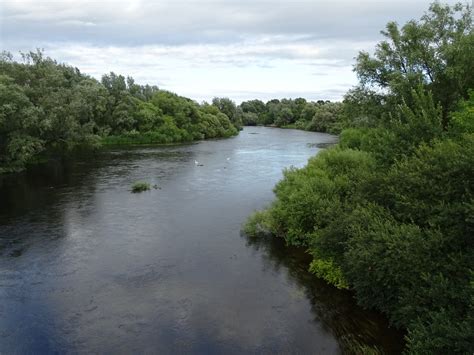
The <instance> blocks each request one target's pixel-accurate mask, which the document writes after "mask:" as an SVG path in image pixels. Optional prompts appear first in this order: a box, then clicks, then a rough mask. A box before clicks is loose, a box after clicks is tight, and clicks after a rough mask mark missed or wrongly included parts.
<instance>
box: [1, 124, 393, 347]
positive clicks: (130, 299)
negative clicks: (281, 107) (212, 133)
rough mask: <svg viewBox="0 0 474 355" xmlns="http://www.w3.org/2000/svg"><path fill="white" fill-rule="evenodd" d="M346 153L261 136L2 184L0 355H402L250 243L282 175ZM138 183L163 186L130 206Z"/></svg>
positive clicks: (146, 150) (373, 319) (310, 141)
mask: <svg viewBox="0 0 474 355" xmlns="http://www.w3.org/2000/svg"><path fill="white" fill-rule="evenodd" d="M334 139H335V138H334V137H333V136H330V135H326V134H319V133H310V132H302V131H296V130H280V129H272V128H261V127H249V128H245V129H244V131H242V132H241V133H240V135H239V136H238V137H235V138H230V139H226V140H216V141H204V142H199V143H196V144H189V145H179V146H162V147H135V148H130V147H128V148H120V149H118V148H117V149H109V150H106V151H103V152H101V153H100V154H97V155H96V156H94V157H91V158H88V159H78V160H75V161H69V162H67V163H64V162H63V163H58V162H56V163H52V164H48V165H46V166H45V165H43V166H37V167H35V168H34V169H31V170H30V171H28V172H27V173H25V174H21V175H16V176H9V177H6V178H2V179H1V180H0V353H3V352H5V353H12V352H14V353H33V352H34V353H54V352H59V353H117V352H118V353H132V352H141V353H142V352H149V353H172V352H173V353H176V352H186V353H226V354H227V353H243V352H245V353H289V352H291V353H304V354H308V353H315V354H337V353H340V352H341V349H342V347H341V346H342V345H343V344H345V343H346V342H347V341H348V340H351V339H352V340H354V339H356V340H358V341H359V342H362V343H367V344H370V345H372V346H376V347H378V348H379V349H381V350H384V351H385V352H387V353H397V352H399V350H400V344H401V339H400V335H399V334H398V333H396V332H394V331H393V330H390V329H389V328H387V324H386V322H385V321H384V320H383V319H382V318H381V317H380V316H379V315H377V314H374V313H371V312H367V311H364V310H362V309H360V308H359V307H357V306H356V305H355V303H354V301H353V300H352V297H351V295H350V294H349V293H347V292H341V291H338V290H336V289H334V288H333V287H330V286H328V285H326V284H325V283H324V282H322V281H319V280H316V279H315V278H314V277H312V276H311V275H309V274H308V273H307V272H306V268H307V262H308V260H307V256H305V254H304V253H302V252H301V251H300V250H294V249H288V248H285V246H284V245H283V244H282V243H281V241H278V240H270V241H266V240H248V239H247V238H246V237H245V236H243V235H241V232H240V229H241V225H242V223H243V222H244V221H245V219H246V218H247V216H248V215H249V214H250V213H252V211H253V210H255V209H260V208H262V207H264V206H265V205H267V204H268V203H269V202H270V201H271V200H272V199H273V193H272V188H273V186H274V184H275V183H276V182H277V181H278V180H279V179H280V178H281V176H282V169H283V168H285V167H289V166H291V165H294V166H303V165H304V164H305V163H306V161H307V159H308V158H309V157H310V156H312V155H314V154H316V153H317V151H318V150H319V148H317V144H321V143H328V142H332V141H334ZM315 143H317V144H315ZM195 161H197V162H199V164H202V166H198V165H196V164H195ZM137 180H144V181H148V182H150V183H151V184H156V185H157V186H158V187H159V188H158V189H153V190H151V191H148V192H144V193H141V194H132V193H131V192H130V187H131V185H132V184H133V183H134V182H135V181H137Z"/></svg>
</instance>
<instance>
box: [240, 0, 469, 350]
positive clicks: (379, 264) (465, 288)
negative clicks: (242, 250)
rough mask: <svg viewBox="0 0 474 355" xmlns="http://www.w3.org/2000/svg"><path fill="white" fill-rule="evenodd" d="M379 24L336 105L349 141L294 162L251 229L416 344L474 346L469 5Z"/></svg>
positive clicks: (434, 347)
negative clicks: (380, 37)
mask: <svg viewBox="0 0 474 355" xmlns="http://www.w3.org/2000/svg"><path fill="white" fill-rule="evenodd" d="M382 33H383V34H384V35H385V37H386V40H385V41H382V42H381V43H379V44H378V45H377V47H376V50H375V54H374V55H373V56H372V55H369V54H368V53H366V52H362V53H360V55H359V57H358V59H357V63H356V65H355V71H356V72H357V74H358V76H359V78H360V84H359V86H358V87H356V88H354V89H353V90H351V91H349V92H348V93H347V95H346V96H345V100H344V102H343V103H342V104H341V105H342V106H341V107H339V108H338V110H339V112H342V115H343V116H342V117H343V119H341V120H340V121H339V122H343V127H345V128H346V129H345V130H343V131H342V133H341V136H340V143H339V144H338V145H337V146H335V147H333V148H329V149H327V150H325V151H323V152H322V153H320V154H319V155H318V156H316V157H313V158H311V159H310V160H309V162H308V165H307V166H306V167H304V168H302V169H288V170H286V171H285V173H284V178H283V180H282V181H280V182H279V183H278V185H277V186H276V187H275V190H274V191H275V194H276V200H275V201H274V202H273V204H272V205H271V206H270V207H269V208H268V209H267V210H265V211H262V212H258V213H257V214H256V215H254V216H252V217H251V218H250V219H249V221H248V223H247V225H246V226H245V231H246V232H247V233H248V234H250V235H251V236H258V235H262V234H264V235H268V234H269V233H271V234H272V235H274V236H277V237H282V238H284V239H285V240H286V242H287V244H289V245H298V246H304V247H306V248H307V250H308V252H309V253H310V254H311V255H312V257H313V261H312V263H311V266H310V271H311V272H312V273H314V274H315V275H317V276H318V277H321V278H323V279H325V280H327V281H328V282H329V283H332V284H334V285H335V286H336V287H340V288H349V289H352V290H353V291H354V292H355V295H356V298H357V300H358V302H359V303H360V304H361V305H363V306H365V307H368V308H375V309H378V310H380V311H382V312H383V313H385V314H386V315H387V316H388V317H389V319H390V320H391V322H392V324H394V325H395V326H397V327H402V328H404V329H407V349H406V351H407V353H413V354H454V353H456V354H472V352H473V350H474V303H473V302H474V282H473V269H472V266H473V264H472V261H473V260H474V246H473V243H472V236H473V235H474V218H473V215H474V214H473V212H474V191H473V186H474V91H472V89H474V87H473V84H474V83H473V80H474V76H473V75H472V73H473V72H474V67H473V66H474V51H473V50H472V48H473V44H474V33H473V30H472V17H471V12H470V8H469V7H467V6H463V5H455V6H452V7H450V6H444V5H441V4H439V3H434V4H432V5H431V7H430V9H429V11H428V12H427V13H426V14H425V15H424V16H423V17H421V19H420V20H418V21H415V20H412V21H409V22H408V23H407V24H405V25H404V26H403V27H401V28H400V27H399V26H398V25H397V24H395V23H389V24H388V25H387V27H386V30H385V31H384V32H382ZM242 105H244V104H242ZM267 105H268V104H267ZM251 107H254V108H255V109H254V108H252V110H254V111H252V113H253V114H254V115H256V116H257V117H264V116H265V113H257V111H258V110H263V107H262V105H260V103H255V104H254V105H251ZM246 110H247V109H246V108H245V109H244V112H247V111H246ZM248 112H250V110H249V111H248ZM259 112H260V111H259ZM254 115H252V117H255V116H254ZM259 115H262V116H259Z"/></svg>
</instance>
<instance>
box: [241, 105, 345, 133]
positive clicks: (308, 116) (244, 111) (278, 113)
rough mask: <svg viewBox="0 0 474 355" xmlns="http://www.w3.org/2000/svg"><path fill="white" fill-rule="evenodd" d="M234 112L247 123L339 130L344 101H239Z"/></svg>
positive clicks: (327, 130) (321, 130)
mask: <svg viewBox="0 0 474 355" xmlns="http://www.w3.org/2000/svg"><path fill="white" fill-rule="evenodd" d="M237 111H238V112H239V113H240V115H241V122H242V123H243V124H244V125H247V126H255V125H270V126H276V127H283V128H297V129H303V130H306V131H317V132H330V133H339V132H340V131H341V129H342V127H343V123H344V122H345V121H346V118H345V117H346V116H345V114H344V112H343V104H342V103H340V102H330V101H323V100H319V101H317V102H312V101H310V102H308V101H306V100H305V99H303V98H297V99H294V100H293V99H282V100H277V99H274V100H270V101H268V102H267V103H266V104H265V103H263V102H262V101H260V100H250V101H244V102H242V103H241V104H240V105H239V106H238V107H237Z"/></svg>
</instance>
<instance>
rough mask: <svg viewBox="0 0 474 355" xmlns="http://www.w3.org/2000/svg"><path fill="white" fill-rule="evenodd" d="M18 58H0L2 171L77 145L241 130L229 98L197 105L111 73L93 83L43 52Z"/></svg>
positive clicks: (187, 138) (161, 139)
mask: <svg viewBox="0 0 474 355" xmlns="http://www.w3.org/2000/svg"><path fill="white" fill-rule="evenodd" d="M22 59H23V61H22V62H17V61H14V60H13V57H12V55H11V54H10V53H8V52H3V53H2V54H1V55H0V173H2V172H10V171H18V170H22V169H23V168H24V167H25V166H26V164H28V163H29V162H31V161H34V160H37V159H38V158H45V157H46V158H47V157H48V156H49V155H51V154H65V153H68V152H72V151H74V150H77V149H78V148H82V149H90V148H95V147H98V146H100V145H102V144H136V143H175V142H187V141H193V140H199V139H206V138H217V137H229V136H233V135H236V134H237V133H238V130H239V129H240V128H241V125H242V123H241V119H240V118H239V117H238V116H237V115H236V114H235V113H236V106H235V104H234V103H233V102H232V101H231V100H229V99H219V98H216V99H214V100H213V104H208V103H203V104H198V103H196V102H194V101H192V100H190V99H188V98H185V97H181V96H178V95H176V94H174V93H171V92H168V91H165V90H160V89H158V88H157V87H156V86H149V85H145V86H142V85H138V84H136V83H135V81H134V80H133V78H131V77H127V78H125V77H124V76H122V75H117V74H115V73H110V74H107V75H104V76H103V77H102V80H101V81H98V80H96V79H93V78H91V77H90V76H87V75H85V74H82V73H81V72H80V71H79V69H77V68H74V67H71V66H68V65H65V64H59V63H57V62H56V61H54V60H53V59H51V58H45V57H44V56H43V53H42V52H41V51H37V52H30V53H27V54H22ZM229 107H230V110H229V109H228V108H229Z"/></svg>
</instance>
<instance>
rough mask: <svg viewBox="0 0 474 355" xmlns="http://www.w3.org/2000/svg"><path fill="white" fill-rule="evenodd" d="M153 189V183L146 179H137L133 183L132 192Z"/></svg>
mask: <svg viewBox="0 0 474 355" xmlns="http://www.w3.org/2000/svg"><path fill="white" fill-rule="evenodd" d="M150 189H151V185H150V184H149V183H147V182H144V181H137V182H136V183H134V184H133V185H132V192H133V193H138V192H143V191H148V190H150Z"/></svg>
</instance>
